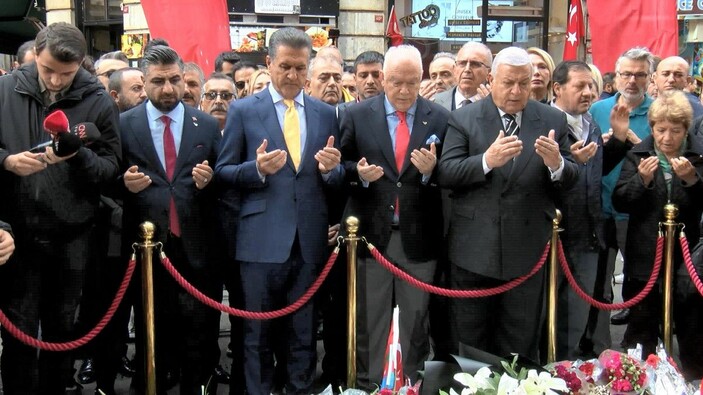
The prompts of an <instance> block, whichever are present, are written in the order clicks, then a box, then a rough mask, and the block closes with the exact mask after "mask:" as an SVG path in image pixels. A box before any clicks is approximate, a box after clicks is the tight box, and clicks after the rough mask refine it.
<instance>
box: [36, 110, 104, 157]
mask: <svg viewBox="0 0 703 395" xmlns="http://www.w3.org/2000/svg"><path fill="white" fill-rule="evenodd" d="M44 130H45V131H46V132H47V133H49V134H51V136H52V139H51V141H47V142H46V143H42V144H39V145H38V146H36V147H34V148H32V149H31V150H30V151H32V152H43V151H44V149H45V148H46V147H49V146H51V147H52V148H53V150H54V153H55V154H56V156H59V157H64V156H68V155H71V154H73V153H75V152H76V151H78V150H79V149H80V148H81V146H82V145H84V144H85V145H90V144H91V143H93V142H94V141H96V140H98V139H99V138H100V131H99V130H98V128H97V127H96V126H95V124H94V123H92V122H81V123H78V124H76V125H74V126H73V128H72V129H71V128H69V126H68V118H67V117H66V114H65V113H64V112H63V111H61V110H58V111H54V112H53V113H51V114H49V115H48V116H47V117H46V119H44Z"/></svg>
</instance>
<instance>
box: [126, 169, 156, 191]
mask: <svg viewBox="0 0 703 395" xmlns="http://www.w3.org/2000/svg"><path fill="white" fill-rule="evenodd" d="M123 179H124V186H126V187H127V190H129V191H130V192H132V193H139V192H141V191H143V190H144V189H146V187H148V186H149V185H151V178H150V177H149V176H147V175H145V174H144V173H141V172H140V171H139V167H137V165H134V166H132V167H130V168H129V169H127V171H126V172H125V173H124V177H123Z"/></svg>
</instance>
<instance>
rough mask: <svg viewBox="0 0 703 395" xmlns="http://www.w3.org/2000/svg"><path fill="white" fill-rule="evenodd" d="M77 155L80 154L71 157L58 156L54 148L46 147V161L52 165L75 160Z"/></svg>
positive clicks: (73, 154)
mask: <svg viewBox="0 0 703 395" xmlns="http://www.w3.org/2000/svg"><path fill="white" fill-rule="evenodd" d="M77 153H78V151H76V152H74V153H72V154H71V155H66V156H56V154H55V153H54V149H53V148H51V147H46V151H44V161H45V162H46V163H48V164H50V165H54V164H57V163H60V162H63V161H65V160H66V159H70V158H73V157H74V156H76V154H77Z"/></svg>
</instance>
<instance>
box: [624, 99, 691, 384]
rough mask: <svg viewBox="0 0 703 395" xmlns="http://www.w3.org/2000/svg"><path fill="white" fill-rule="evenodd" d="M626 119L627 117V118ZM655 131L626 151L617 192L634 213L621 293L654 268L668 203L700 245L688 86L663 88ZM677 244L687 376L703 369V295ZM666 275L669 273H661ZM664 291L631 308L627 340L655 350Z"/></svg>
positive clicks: (631, 292)
mask: <svg viewBox="0 0 703 395" xmlns="http://www.w3.org/2000/svg"><path fill="white" fill-rule="evenodd" d="M623 118H627V115H625V116H623ZM648 119H649V125H650V127H651V129H652V134H651V135H649V136H647V137H646V138H645V139H644V140H642V142H641V143H639V144H637V145H636V146H635V147H633V148H632V149H631V150H630V152H628V153H627V157H626V159H625V160H624V162H623V165H622V171H621V173H620V179H619V180H618V183H617V186H616V187H615V191H614V193H613V206H614V207H615V209H616V210H618V211H619V212H622V213H627V214H630V219H629V223H628V225H627V241H626V243H625V256H626V257H627V259H626V260H625V266H624V268H623V272H624V273H625V280H624V283H623V289H622V297H623V299H630V298H632V297H634V296H635V295H636V294H637V293H639V292H640V291H641V290H642V289H643V288H644V286H645V284H646V283H647V280H648V278H649V276H650V274H651V273H652V267H653V263H654V256H655V250H656V248H655V246H656V244H657V242H656V239H657V235H658V233H657V231H658V229H659V222H660V221H661V220H662V219H663V218H664V206H665V205H666V204H667V203H673V204H675V205H676V206H677V207H678V211H679V215H678V216H677V218H676V221H677V222H682V223H683V224H684V229H685V230H686V238H687V239H688V242H689V245H690V248H691V249H693V247H694V246H695V245H696V244H697V243H698V239H699V235H700V229H699V221H700V218H701V213H703V180H702V179H701V175H702V174H703V161H701V158H702V157H703V156H702V155H703V145H702V144H701V142H700V141H699V139H698V138H696V137H694V136H692V135H690V134H689V133H688V128H689V126H690V125H691V123H692V122H693V109H692V108H691V104H690V103H689V101H688V99H687V98H686V96H684V93H683V92H680V91H675V92H671V93H670V92H660V93H659V97H658V98H657V99H656V100H655V101H654V102H653V103H652V105H651V106H650V107H649V113H648ZM682 264H683V258H682V256H681V253H680V251H679V250H678V248H677V249H676V251H675V254H674V273H678V274H677V275H676V281H675V282H674V284H673V285H674V295H675V297H674V305H675V306H676V307H675V309H674V317H673V318H674V324H675V326H676V338H677V340H678V343H679V354H680V355H679V358H680V360H681V365H682V372H683V374H684V376H685V377H686V378H687V379H688V380H691V379H694V378H699V377H701V375H703V330H701V329H703V328H702V326H703V325H702V324H701V319H702V318H703V316H702V312H703V299H701V297H700V296H699V295H698V294H697V292H696V291H695V289H694V287H693V285H692V283H691V280H690V278H689V276H688V274H687V273H686V270H685V269H684V268H683V265H682ZM659 276H660V279H659V281H661V276H662V274H660V275H659ZM659 317H661V291H660V289H659V287H654V289H652V291H651V292H650V293H649V294H648V295H647V296H646V297H645V298H644V300H642V302H640V303H638V304H637V305H635V306H633V307H631V308H630V321H629V323H628V325H627V330H626V331H625V335H624V339H623V343H624V344H626V345H627V346H628V347H625V348H629V347H631V346H634V345H635V344H638V343H639V344H641V345H642V350H643V353H642V355H649V354H651V353H654V352H655V348H656V346H657V344H658V341H659V340H658V339H659V338H660V333H659V325H657V324H656V323H657V322H658V319H659Z"/></svg>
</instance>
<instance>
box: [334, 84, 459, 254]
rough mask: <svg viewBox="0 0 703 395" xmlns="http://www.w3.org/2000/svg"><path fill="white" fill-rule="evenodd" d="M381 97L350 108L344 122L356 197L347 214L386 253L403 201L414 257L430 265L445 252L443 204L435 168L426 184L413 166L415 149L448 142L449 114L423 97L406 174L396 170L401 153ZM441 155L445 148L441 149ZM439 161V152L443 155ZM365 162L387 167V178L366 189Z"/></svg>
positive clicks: (408, 248) (403, 226) (404, 227)
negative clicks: (362, 168)
mask: <svg viewBox="0 0 703 395" xmlns="http://www.w3.org/2000/svg"><path fill="white" fill-rule="evenodd" d="M384 99H385V95H384V94H381V95H378V96H376V97H373V98H371V99H367V100H364V101H362V102H360V103H357V104H355V105H353V106H350V107H348V108H347V110H346V113H345V115H344V117H343V118H342V125H341V130H342V136H343V137H342V158H344V160H345V166H346V175H347V181H348V182H349V185H350V188H351V195H350V198H349V202H348V204H347V210H346V213H347V214H353V215H357V216H358V217H359V220H360V230H359V232H360V234H361V235H364V236H366V238H367V239H368V240H369V241H370V242H372V243H373V244H375V245H376V246H377V247H379V248H380V249H381V251H383V250H384V249H385V247H386V246H387V245H388V241H389V240H390V235H391V224H392V221H393V212H394V210H395V206H394V205H395V200H396V197H398V198H399V202H400V212H399V217H400V232H401V235H402V240H403V248H404V250H405V253H406V255H407V256H408V258H410V259H413V260H420V261H424V260H429V259H434V258H436V257H437V255H438V253H439V252H440V251H441V248H440V246H441V240H442V239H441V237H442V202H441V197H440V190H439V187H438V185H437V183H436V177H435V175H436V172H437V168H436V167H435V170H434V173H435V174H433V176H432V178H431V179H430V181H429V182H428V183H427V184H426V185H423V184H422V174H420V172H419V171H418V170H417V168H416V167H415V166H414V165H413V164H412V163H410V153H411V152H412V151H413V150H414V149H420V148H422V147H425V148H427V147H428V145H429V144H426V142H427V140H428V139H429V138H430V137H431V136H432V135H436V136H437V137H438V138H439V139H440V141H442V142H444V137H445V132H446V127H447V120H448V119H449V112H448V111H447V110H445V109H443V108H442V107H440V106H438V105H436V104H434V103H432V102H430V101H428V100H426V99H423V98H421V97H418V99H417V110H416V112H415V120H414V122H413V129H412V134H411V135H410V142H409V144H408V151H407V154H406V158H405V164H404V165H403V169H402V170H401V172H400V174H398V170H397V169H396V164H395V153H394V152H393V145H392V141H391V137H390V134H389V132H388V123H387V122H386V111H385V108H384ZM436 147H437V150H438V151H440V150H441V147H442V146H441V144H436ZM438 156H439V152H438ZM363 157H365V158H366V160H367V161H368V163H370V164H374V165H377V166H381V167H383V173H384V174H383V177H381V178H380V179H378V180H377V181H375V182H372V183H370V184H369V186H368V187H367V188H365V187H364V186H363V184H362V182H361V181H360V180H359V174H358V172H357V171H356V164H357V162H358V161H359V160H360V159H361V158H363Z"/></svg>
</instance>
